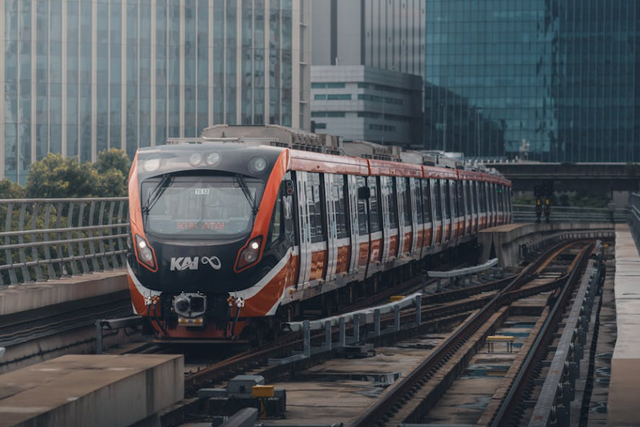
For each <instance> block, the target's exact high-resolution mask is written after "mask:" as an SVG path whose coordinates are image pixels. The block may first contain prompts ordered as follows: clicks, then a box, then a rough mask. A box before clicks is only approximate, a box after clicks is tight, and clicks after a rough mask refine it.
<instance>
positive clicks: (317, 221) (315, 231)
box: [307, 173, 326, 243]
mask: <svg viewBox="0 0 640 427" xmlns="http://www.w3.org/2000/svg"><path fill="white" fill-rule="evenodd" d="M321 183H322V180H321V179H320V174H318V173H309V174H307V205H308V208H309V225H310V229H311V230H310V231H311V243H317V242H323V241H325V240H326V236H325V232H324V224H323V222H324V221H323V220H322V218H323V209H322V198H321V193H322V184H321Z"/></svg>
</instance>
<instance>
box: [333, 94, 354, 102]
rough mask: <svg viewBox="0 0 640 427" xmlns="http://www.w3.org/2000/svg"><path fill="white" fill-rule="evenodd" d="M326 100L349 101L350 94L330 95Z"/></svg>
mask: <svg viewBox="0 0 640 427" xmlns="http://www.w3.org/2000/svg"><path fill="white" fill-rule="evenodd" d="M327 99H328V100H329V101H350V100H351V94H350V93H341V94H336V93H332V94H329V95H327Z"/></svg>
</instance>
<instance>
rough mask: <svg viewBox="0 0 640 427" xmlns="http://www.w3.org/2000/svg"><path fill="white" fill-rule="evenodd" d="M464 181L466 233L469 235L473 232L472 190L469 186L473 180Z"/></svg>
mask: <svg viewBox="0 0 640 427" xmlns="http://www.w3.org/2000/svg"><path fill="white" fill-rule="evenodd" d="M460 182H461V183H462V188H463V193H464V207H465V220H464V224H465V227H464V235H465V236H468V235H470V234H471V233H472V232H473V205H472V203H471V192H470V191H469V187H470V186H471V181H466V180H465V181H460Z"/></svg>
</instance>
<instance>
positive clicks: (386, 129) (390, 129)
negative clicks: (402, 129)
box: [369, 124, 396, 132]
mask: <svg viewBox="0 0 640 427" xmlns="http://www.w3.org/2000/svg"><path fill="white" fill-rule="evenodd" d="M369 129H371V130H381V131H384V132H395V131H396V127H395V126H389V125H378V124H375V125H369Z"/></svg>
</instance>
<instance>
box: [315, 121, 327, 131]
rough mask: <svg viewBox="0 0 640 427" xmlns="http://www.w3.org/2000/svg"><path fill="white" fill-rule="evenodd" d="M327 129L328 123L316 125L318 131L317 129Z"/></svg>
mask: <svg viewBox="0 0 640 427" xmlns="http://www.w3.org/2000/svg"><path fill="white" fill-rule="evenodd" d="M326 128H327V124H326V123H316V130H317V129H326Z"/></svg>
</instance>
